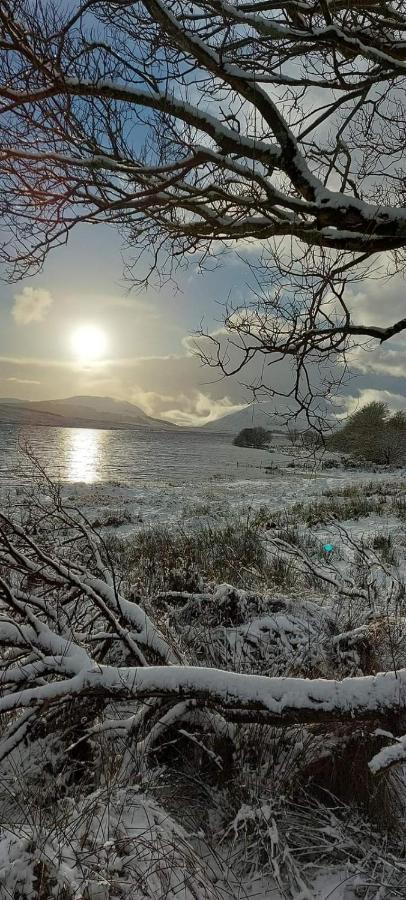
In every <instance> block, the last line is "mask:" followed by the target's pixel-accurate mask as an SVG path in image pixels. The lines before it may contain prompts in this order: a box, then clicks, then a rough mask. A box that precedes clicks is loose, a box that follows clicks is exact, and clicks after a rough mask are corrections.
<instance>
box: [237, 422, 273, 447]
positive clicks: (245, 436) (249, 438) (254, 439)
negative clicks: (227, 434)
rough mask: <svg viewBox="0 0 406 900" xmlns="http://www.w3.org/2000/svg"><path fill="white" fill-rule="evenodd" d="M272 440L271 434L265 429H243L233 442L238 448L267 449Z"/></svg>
mask: <svg viewBox="0 0 406 900" xmlns="http://www.w3.org/2000/svg"><path fill="white" fill-rule="evenodd" d="M270 440H271V432H270V431H266V429H265V428H260V427H258V428H243V429H242V431H240V432H239V434H237V436H236V437H235V438H234V440H233V444H234V445H235V446H236V447H255V448H256V449H261V448H262V447H266V445H267V444H269V441H270Z"/></svg>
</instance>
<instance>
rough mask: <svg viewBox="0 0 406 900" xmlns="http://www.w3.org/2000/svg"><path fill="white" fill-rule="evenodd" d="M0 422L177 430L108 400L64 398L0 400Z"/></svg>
mask: <svg viewBox="0 0 406 900" xmlns="http://www.w3.org/2000/svg"><path fill="white" fill-rule="evenodd" d="M0 423H4V424H5V423H8V424H18V425H51V426H53V427H59V428H139V427H143V428H150V429H153V430H155V431H156V430H160V431H162V430H170V431H174V430H177V429H178V426H177V425H173V424H172V423H171V422H165V421H163V420H161V419H153V418H151V416H147V415H146V413H144V412H143V411H142V410H141V409H139V407H138V406H135V405H134V404H133V403H127V402H126V401H122V400H114V399H113V398H112V397H91V396H83V397H65V398H63V399H61V400H38V401H28V400H27V401H21V400H12V399H10V398H7V397H5V398H4V399H3V398H1V397H0Z"/></svg>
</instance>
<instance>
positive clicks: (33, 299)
mask: <svg viewBox="0 0 406 900" xmlns="http://www.w3.org/2000/svg"><path fill="white" fill-rule="evenodd" d="M14 301H15V302H14V306H13V308H12V310H11V312H12V315H13V317H14V319H15V321H16V323H17V325H29V324H30V322H42V321H43V320H44V319H45V316H46V314H47V312H48V310H49V307H50V306H51V305H52V303H53V297H52V296H51V294H50V292H49V291H46V290H44V289H43V288H32V287H25V288H23V290H22V292H21V294H15V297H14Z"/></svg>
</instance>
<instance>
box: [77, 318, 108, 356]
mask: <svg viewBox="0 0 406 900" xmlns="http://www.w3.org/2000/svg"><path fill="white" fill-rule="evenodd" d="M71 345H72V350H73V352H74V354H75V356H76V357H77V359H79V360H80V362H92V361H93V360H96V359H101V357H102V356H104V354H105V352H106V349H107V337H106V334H105V332H104V331H103V329H102V328H99V326H98V325H81V326H80V328H77V329H76V331H74V333H73V334H72V338H71Z"/></svg>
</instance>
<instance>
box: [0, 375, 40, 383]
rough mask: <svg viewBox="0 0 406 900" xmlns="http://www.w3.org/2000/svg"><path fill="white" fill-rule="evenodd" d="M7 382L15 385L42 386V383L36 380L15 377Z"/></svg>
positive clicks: (7, 379)
mask: <svg viewBox="0 0 406 900" xmlns="http://www.w3.org/2000/svg"><path fill="white" fill-rule="evenodd" d="M5 380H6V381H12V382H13V383H14V384H41V382H40V381H36V380H35V379H34V378H15V376H13V377H11V378H6V379H5Z"/></svg>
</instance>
